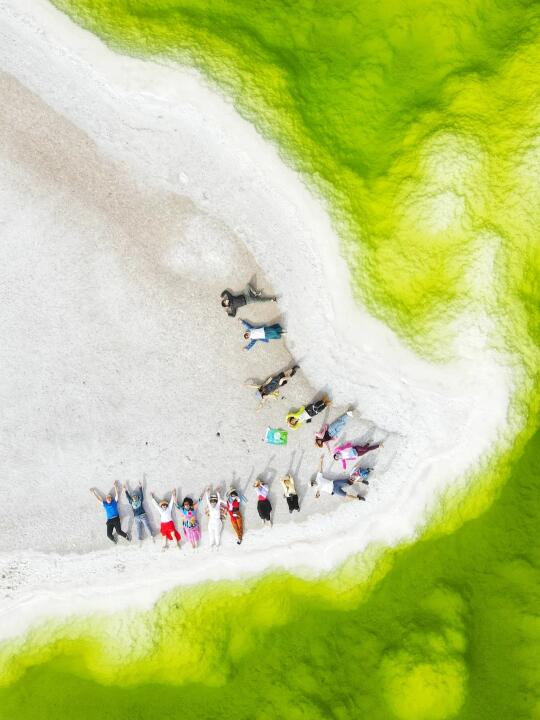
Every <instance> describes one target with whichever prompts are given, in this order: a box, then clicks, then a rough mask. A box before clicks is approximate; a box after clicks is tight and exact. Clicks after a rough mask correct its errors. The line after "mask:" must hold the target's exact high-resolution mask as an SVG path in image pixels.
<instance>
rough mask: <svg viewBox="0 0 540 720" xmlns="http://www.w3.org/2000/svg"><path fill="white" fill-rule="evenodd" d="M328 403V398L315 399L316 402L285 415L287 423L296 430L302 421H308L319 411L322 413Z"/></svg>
mask: <svg viewBox="0 0 540 720" xmlns="http://www.w3.org/2000/svg"><path fill="white" fill-rule="evenodd" d="M328 405H330V400H329V399H328V398H327V397H324V398H323V399H322V400H317V402H314V403H310V404H309V405H306V406H305V407H304V406H302V407H301V408H300V409H299V410H297V411H296V412H290V413H289V414H288V415H287V425H288V426H289V427H291V428H293V429H294V430H298V428H299V427H300V425H302V423H304V422H306V423H310V422H311V421H312V420H313V418H314V417H315V416H316V415H318V414H319V413H322V411H323V410H324V409H325V408H327V407H328Z"/></svg>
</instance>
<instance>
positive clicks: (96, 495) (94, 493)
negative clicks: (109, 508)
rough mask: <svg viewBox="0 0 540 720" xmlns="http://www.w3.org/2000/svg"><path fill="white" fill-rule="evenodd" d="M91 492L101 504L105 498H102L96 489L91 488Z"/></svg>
mask: <svg viewBox="0 0 540 720" xmlns="http://www.w3.org/2000/svg"><path fill="white" fill-rule="evenodd" d="M90 492H91V493H92V495H93V496H94V497H95V498H96V500H97V501H98V502H100V503H102V502H103V498H102V497H101V495H99V494H98V492H97V490H96V488H90Z"/></svg>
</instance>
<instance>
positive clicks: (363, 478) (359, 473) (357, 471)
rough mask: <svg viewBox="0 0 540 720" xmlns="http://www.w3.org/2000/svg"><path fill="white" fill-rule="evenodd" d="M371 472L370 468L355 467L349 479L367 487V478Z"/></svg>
mask: <svg viewBox="0 0 540 720" xmlns="http://www.w3.org/2000/svg"><path fill="white" fill-rule="evenodd" d="M372 472H373V468H372V467H355V468H354V470H353V471H352V473H351V474H350V478H351V480H353V481H354V482H355V483H363V484H364V485H369V480H368V477H369V476H370V474H371V473H372Z"/></svg>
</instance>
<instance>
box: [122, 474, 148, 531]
mask: <svg viewBox="0 0 540 720" xmlns="http://www.w3.org/2000/svg"><path fill="white" fill-rule="evenodd" d="M123 487H124V492H125V493H126V497H127V500H128V503H129V504H130V505H131V509H132V510H133V521H134V523H135V527H136V528H137V537H138V539H139V545H142V542H143V538H144V531H145V530H146V532H147V533H148V535H149V536H150V537H151V538H152V540H153V541H154V542H155V538H154V533H153V532H152V528H151V527H150V521H149V520H148V515H147V514H146V511H145V509H144V505H143V500H144V491H143V485H142V482H139V487H138V489H137V490H135V492H134V493H133V494H131V493H130V492H129V490H128V488H127V485H126V484H125V483H124V486H123Z"/></svg>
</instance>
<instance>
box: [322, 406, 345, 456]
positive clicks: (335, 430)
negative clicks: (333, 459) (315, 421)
mask: <svg viewBox="0 0 540 720" xmlns="http://www.w3.org/2000/svg"><path fill="white" fill-rule="evenodd" d="M352 414H353V413H352V410H347V412H346V413H343V415H340V416H339V417H338V418H336V419H335V420H334V421H333V422H331V423H330V424H329V425H323V426H322V428H321V429H320V430H319V432H318V433H315V445H317V447H320V448H323V447H324V446H325V445H326V448H327V449H328V452H330V447H329V445H330V443H331V442H335V441H337V440H338V438H339V436H340V435H341V433H342V431H343V430H344V428H345V425H346V424H347V422H348V420H349V418H350V417H351V416H352Z"/></svg>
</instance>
